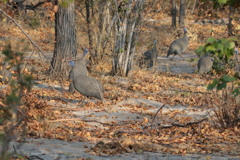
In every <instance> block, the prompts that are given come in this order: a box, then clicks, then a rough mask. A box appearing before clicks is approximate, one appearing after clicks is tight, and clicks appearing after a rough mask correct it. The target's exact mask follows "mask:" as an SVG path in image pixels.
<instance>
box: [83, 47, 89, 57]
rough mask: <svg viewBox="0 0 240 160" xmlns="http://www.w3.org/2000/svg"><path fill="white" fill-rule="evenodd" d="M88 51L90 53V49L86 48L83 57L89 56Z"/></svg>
mask: <svg viewBox="0 0 240 160" xmlns="http://www.w3.org/2000/svg"><path fill="white" fill-rule="evenodd" d="M88 51H89V49H88V48H86V49H85V50H84V52H83V56H86V54H87V52H88Z"/></svg>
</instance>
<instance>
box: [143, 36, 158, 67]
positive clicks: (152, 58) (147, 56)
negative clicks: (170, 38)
mask: <svg viewBox="0 0 240 160" xmlns="http://www.w3.org/2000/svg"><path fill="white" fill-rule="evenodd" d="M153 43H154V47H153V48H152V49H150V50H147V51H146V52H144V54H143V59H142V62H143V63H145V62H146V63H147V64H148V65H147V67H151V66H153V65H154V63H155V62H156V61H157V46H156V45H157V40H154V42H153Z"/></svg>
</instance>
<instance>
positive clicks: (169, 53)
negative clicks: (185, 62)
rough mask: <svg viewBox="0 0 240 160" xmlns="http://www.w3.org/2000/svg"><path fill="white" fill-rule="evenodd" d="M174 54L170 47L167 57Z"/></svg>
mask: <svg viewBox="0 0 240 160" xmlns="http://www.w3.org/2000/svg"><path fill="white" fill-rule="evenodd" d="M171 54H172V52H171V50H170V49H169V50H168V53H167V57H168V56H170V55H171Z"/></svg>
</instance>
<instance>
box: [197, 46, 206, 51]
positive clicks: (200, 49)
mask: <svg viewBox="0 0 240 160" xmlns="http://www.w3.org/2000/svg"><path fill="white" fill-rule="evenodd" d="M204 48H205V47H204V46H199V47H198V49H197V51H196V53H201V52H202V51H203V50H204Z"/></svg>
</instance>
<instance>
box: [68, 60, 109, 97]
mask: <svg viewBox="0 0 240 160" xmlns="http://www.w3.org/2000/svg"><path fill="white" fill-rule="evenodd" d="M69 63H70V64H71V65H72V66H73V70H72V76H73V77H72V78H73V80H72V83H73V86H74V88H75V89H76V90H77V91H78V92H79V93H81V94H82V95H83V96H90V97H95V98H97V99H99V100H103V93H104V87H103V85H102V84H101V82H99V81H98V80H96V79H94V78H92V77H89V76H87V75H86V74H79V73H76V72H77V70H76V69H75V68H76V65H74V62H73V61H71V60H69ZM75 71H76V72H75Z"/></svg>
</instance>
